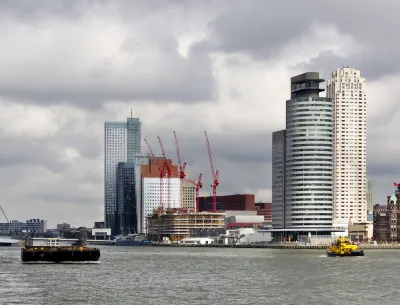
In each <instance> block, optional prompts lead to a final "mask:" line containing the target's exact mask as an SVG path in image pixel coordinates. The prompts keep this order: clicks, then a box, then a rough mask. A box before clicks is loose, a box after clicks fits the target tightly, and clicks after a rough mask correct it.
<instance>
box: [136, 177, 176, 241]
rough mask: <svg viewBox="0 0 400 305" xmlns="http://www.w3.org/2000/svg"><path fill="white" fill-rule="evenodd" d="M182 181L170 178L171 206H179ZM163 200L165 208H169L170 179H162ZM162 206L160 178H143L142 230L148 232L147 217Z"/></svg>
mask: <svg viewBox="0 0 400 305" xmlns="http://www.w3.org/2000/svg"><path fill="white" fill-rule="evenodd" d="M180 185H181V181H180V179H179V178H170V206H169V207H170V208H179V207H180V202H181V188H180ZM162 190H163V194H162V202H163V207H164V209H167V208H168V179H167V178H164V179H162ZM159 207H160V178H143V179H142V207H141V211H142V213H141V215H142V219H141V222H140V223H141V224H142V228H141V232H142V233H147V224H146V219H147V218H146V217H147V216H149V215H151V214H153V212H154V210H156V209H158V208H159Z"/></svg>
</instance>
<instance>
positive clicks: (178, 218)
mask: <svg viewBox="0 0 400 305" xmlns="http://www.w3.org/2000/svg"><path fill="white" fill-rule="evenodd" d="M147 218H148V219H147V220H148V236H149V239H150V240H153V241H160V240H162V239H164V238H165V237H166V238H168V239H169V240H170V241H172V242H178V241H180V240H183V239H185V238H188V237H211V236H214V237H218V236H219V235H220V234H224V233H225V232H226V230H225V222H224V220H225V213H209V212H200V213H197V212H193V213H176V212H163V213H155V214H152V215H151V216H149V217H147Z"/></svg>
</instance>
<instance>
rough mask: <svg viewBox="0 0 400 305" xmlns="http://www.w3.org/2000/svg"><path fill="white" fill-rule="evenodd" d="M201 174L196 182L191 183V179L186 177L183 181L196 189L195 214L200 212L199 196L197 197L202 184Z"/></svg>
mask: <svg viewBox="0 0 400 305" xmlns="http://www.w3.org/2000/svg"><path fill="white" fill-rule="evenodd" d="M202 176H203V175H202V174H200V175H199V179H198V180H197V182H195V181H193V180H192V179H190V178H188V177H186V178H185V179H186V180H187V181H189V182H190V183H192V184H193V185H195V187H196V212H199V211H200V196H199V191H200V189H201V188H202V187H203V183H202V182H201V178H202Z"/></svg>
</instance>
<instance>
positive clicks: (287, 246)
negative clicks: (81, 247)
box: [154, 243, 400, 250]
mask: <svg viewBox="0 0 400 305" xmlns="http://www.w3.org/2000/svg"><path fill="white" fill-rule="evenodd" d="M154 246H160V247H198V248H257V249H296V250H326V249H327V248H328V247H329V246H328V245H299V244H297V245H296V244H247V245H245V244H243V245H223V244H209V245H200V244H162V243H155V244H154ZM359 247H360V249H368V250H382V249H393V250H395V249H400V244H378V245H373V244H360V245H359Z"/></svg>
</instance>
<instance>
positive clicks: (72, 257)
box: [21, 247, 100, 263]
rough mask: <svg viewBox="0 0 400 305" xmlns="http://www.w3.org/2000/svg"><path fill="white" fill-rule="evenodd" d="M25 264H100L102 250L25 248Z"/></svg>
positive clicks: (23, 259) (22, 250) (23, 251)
mask: <svg viewBox="0 0 400 305" xmlns="http://www.w3.org/2000/svg"><path fill="white" fill-rule="evenodd" d="M21 260H22V262H23V263H36V262H53V263H65V262H99V261H100V249H97V248H87V247H25V248H22V249H21Z"/></svg>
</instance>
